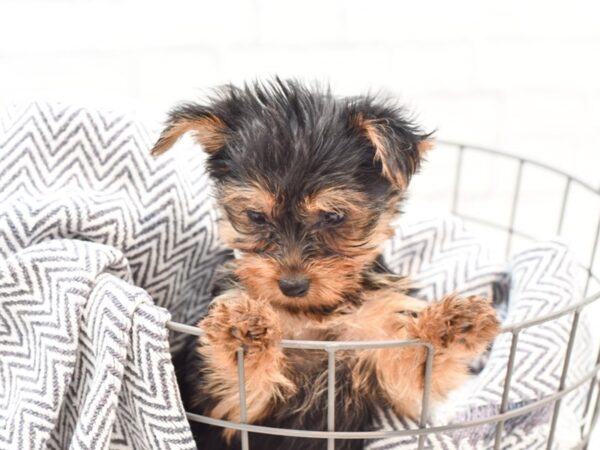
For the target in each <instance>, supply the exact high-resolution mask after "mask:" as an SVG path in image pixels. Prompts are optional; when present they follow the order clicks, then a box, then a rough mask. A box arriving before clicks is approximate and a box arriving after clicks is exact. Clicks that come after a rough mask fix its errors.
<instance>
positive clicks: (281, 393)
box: [198, 290, 294, 438]
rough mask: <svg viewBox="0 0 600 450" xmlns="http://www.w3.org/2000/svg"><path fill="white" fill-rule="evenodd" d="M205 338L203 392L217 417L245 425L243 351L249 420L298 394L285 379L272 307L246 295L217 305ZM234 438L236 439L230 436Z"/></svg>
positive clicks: (232, 294) (233, 293)
mask: <svg viewBox="0 0 600 450" xmlns="http://www.w3.org/2000/svg"><path fill="white" fill-rule="evenodd" d="M198 325H199V326H200V327H201V328H202V329H203V330H204V334H203V336H202V337H201V338H200V346H199V347H198V353H199V354H200V356H201V358H202V359H203V362H204V367H205V369H204V374H203V380H202V381H203V387H202V389H203V391H204V396H207V397H210V398H211V403H212V404H213V405H214V406H213V407H212V408H211V409H210V411H206V414H208V415H209V416H211V417H214V418H220V419H228V420H234V421H237V420H239V419H240V408H239V401H240V398H239V382H238V366H237V350H238V349H239V348H244V351H245V358H244V369H245V379H246V382H245V390H246V403H247V408H248V409H247V415H248V417H247V420H248V422H255V421H257V420H260V419H261V418H262V417H264V416H265V414H267V413H268V409H269V406H270V405H271V404H272V403H273V401H274V400H276V399H277V398H282V397H285V396H287V395H288V394H290V393H292V392H293V391H294V385H293V384H292V382H291V381H290V380H289V379H288V378H287V377H286V376H285V373H284V372H285V359H284V355H283V352H282V349H281V348H280V347H279V345H278V344H279V341H280V340H281V329H280V326H279V323H278V318H277V315H276V313H275V311H274V310H273V309H272V307H271V306H270V305H269V303H268V302H266V301H260V300H254V299H251V298H250V297H248V295H247V294H246V293H244V292H243V291H241V290H230V291H228V292H226V293H224V294H223V295H221V296H219V297H218V298H217V299H215V301H214V304H213V305H212V306H211V309H210V311H209V313H208V315H207V316H206V317H205V318H204V319H203V320H201V321H200V322H199V324H198ZM228 437H229V438H231V437H232V433H230V434H229V436H228Z"/></svg>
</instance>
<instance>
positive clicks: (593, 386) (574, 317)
mask: <svg viewBox="0 0 600 450" xmlns="http://www.w3.org/2000/svg"><path fill="white" fill-rule="evenodd" d="M440 145H441V146H444V147H448V148H449V149H450V150H452V152H453V163H452V164H453V165H454V171H448V170H447V168H446V169H445V172H446V173H448V174H451V176H452V178H453V179H452V180H451V185H452V187H451V189H450V193H451V195H450V198H449V199H447V200H448V201H449V203H450V204H449V205H448V209H449V210H450V211H451V212H452V213H453V214H454V215H456V216H458V217H460V218H462V219H463V220H465V221H466V222H467V223H471V224H476V225H477V226H480V227H484V228H487V229H489V230H494V231H495V232H500V233H502V235H503V236H504V246H505V247H504V251H505V253H506V255H508V254H509V253H510V252H511V250H512V248H513V246H514V244H515V240H517V239H520V240H525V241H528V240H534V239H536V237H535V236H534V235H533V234H532V233H530V232H527V231H524V230H523V229H521V228H520V227H519V225H518V222H517V216H518V212H519V205H520V203H521V201H522V195H523V192H522V191H523V189H522V188H523V184H524V181H525V180H526V179H527V175H526V173H527V169H529V168H534V169H536V170H538V171H542V172H544V173H547V174H551V175H552V176H553V177H555V178H557V179H559V180H560V181H559V182H558V183H556V186H559V189H560V190H561V192H560V193H559V195H558V197H557V198H556V199H554V200H555V201H558V202H559V205H558V212H557V214H555V215H554V216H555V217H554V218H553V219H554V220H553V221H551V222H550V224H551V226H552V227H553V228H554V232H555V233H556V234H558V235H561V236H562V235H563V234H564V227H565V220H566V218H567V217H569V214H570V212H569V204H570V203H572V202H574V201H576V200H574V196H575V192H574V191H575V190H579V191H584V192H586V193H587V194H586V195H588V196H591V198H593V201H594V202H595V205H592V208H591V211H592V214H593V217H594V218H595V223H593V224H592V228H590V232H589V234H591V236H587V237H588V238H589V242H590V244H589V245H588V247H591V252H589V257H588V259H587V260H586V259H585V257H584V256H583V257H580V258H579V259H580V260H579V261H577V264H578V268H579V269H580V271H581V275H582V281H583V286H584V289H583V298H582V299H581V300H579V301H577V302H575V303H574V304H573V305H571V306H569V307H567V308H564V309H562V310H559V311H555V312H553V313H551V314H548V315H545V316H543V317H539V318H536V319H534V320H528V321H525V322H522V323H518V324H515V325H510V326H505V327H503V328H502V331H501V333H503V334H504V333H506V334H509V335H510V336H511V346H510V353H509V356H508V363H507V367H506V375H505V380H504V389H503V393H502V401H501V405H500V411H499V413H498V414H496V415H493V416H489V417H486V418H483V419H479V420H471V421H468V422H461V423H453V424H448V425H444V426H428V424H427V418H428V415H429V412H430V411H429V398H430V386H431V368H432V363H433V347H432V346H431V345H430V344H429V343H427V342H420V341H415V340H403V341H360V342H340V341H334V342H331V341H327V342H325V341H323V342H322V341H300V340H283V341H282V342H281V346H282V347H283V348H289V349H312V350H322V351H324V352H327V355H328V397H327V400H328V410H327V425H328V427H327V431H309V430H292V429H283V428H273V427H266V426H257V425H252V424H248V423H245V422H246V417H247V405H246V395H245V394H246V393H245V383H244V382H243V381H244V379H245V378H244V351H243V349H241V348H240V349H239V350H238V352H237V361H238V386H239V393H240V422H232V421H226V420H218V419H213V418H210V417H206V416H201V415H198V414H194V413H190V412H188V413H187V417H188V419H189V420H190V421H196V422H201V423H205V424H208V425H214V426H218V427H224V428H230V429H234V430H238V431H240V432H241V447H242V450H248V449H249V448H250V447H249V442H248V433H249V432H252V433H265V434H271V435H280V436H291V437H300V438H313V439H323V440H326V441H327V449H328V450H333V449H335V441H336V440H338V439H344V440H345V439H377V438H390V437H401V436H404V437H406V436H415V437H417V438H418V445H417V449H419V450H421V449H424V448H425V440H426V437H427V435H429V434H437V433H445V432H451V431H456V430H461V429H467V428H471V427H475V426H479V425H485V424H494V425H495V427H496V431H495V439H494V443H493V448H494V449H495V450H498V449H500V448H502V439H503V428H504V424H505V422H506V421H507V420H509V419H512V418H515V417H519V416H522V415H525V414H527V413H529V412H531V411H534V410H536V409H538V408H541V407H543V406H545V405H549V406H551V404H552V403H554V406H553V407H552V412H551V421H550V428H549V432H548V437H547V449H551V448H553V444H554V439H555V432H556V426H557V422H558V415H559V412H560V408H561V402H562V400H563V398H564V397H565V396H566V395H568V394H569V393H571V392H573V391H575V390H576V389H579V388H581V387H582V386H587V396H586V401H585V408H584V412H583V417H582V423H583V424H584V426H583V429H582V430H581V438H580V439H579V443H578V445H577V446H576V447H575V448H578V449H586V448H588V444H589V440H590V435H591V431H592V430H593V429H594V426H595V424H596V422H597V420H598V416H599V413H600V402H599V400H600V389H599V387H600V386H599V379H598V371H599V370H600V350H599V349H593V350H594V351H595V352H596V353H594V354H597V358H596V360H595V365H594V366H593V368H592V370H590V371H589V372H588V373H587V374H585V376H583V377H581V378H580V379H579V380H576V381H575V382H572V383H567V375H568V373H569V366H570V363H571V354H572V351H573V345H574V342H575V339H576V335H577V329H578V325H579V321H580V317H581V315H582V314H583V312H584V311H586V309H589V308H590V307H592V304H594V303H595V302H596V303H597V305H596V306H600V302H597V300H599V299H600V270H598V267H597V266H598V265H600V261H598V259H600V258H599V257H598V255H597V254H598V253H600V248H599V239H600V213H599V212H598V211H600V209H599V208H598V205H599V204H600V202H599V200H600V189H597V188H594V187H592V186H590V185H589V184H587V183H585V182H584V181H581V180H579V179H577V178H575V177H573V176H571V175H569V174H567V173H565V172H563V171H561V170H559V169H556V168H553V167H550V166H548V165H546V164H542V163H539V162H535V161H532V160H530V159H527V158H523V157H520V156H515V155H511V154H508V153H504V152H500V151H497V150H491V149H486V148H481V147H475V146H470V145H465V144H457V143H451V142H441V143H440ZM449 154H450V153H446V155H449ZM477 155H485V156H486V157H489V158H491V159H493V160H495V161H504V162H509V163H510V165H511V166H512V170H513V174H512V175H514V184H513V183H511V186H508V189H510V190H511V191H512V192H510V198H511V203H510V205H509V206H510V207H509V208H508V214H507V215H508V217H504V218H502V220H498V221H494V220H489V219H483V218H482V217H476V216H474V215H472V214H469V213H467V212H465V211H463V210H462V208H461V203H462V197H463V195H464V194H465V193H464V192H463V191H464V189H461V180H462V179H464V178H465V175H466V174H465V173H464V172H465V163H466V162H467V161H468V160H469V158H471V157H473V156H477ZM503 175H508V174H503ZM505 178H509V177H508V176H506V177H505ZM505 186H506V184H505ZM592 220H593V219H592ZM594 284H597V285H594ZM562 316H570V317H571V326H570V332H569V338H568V342H567V347H566V353H565V355H564V358H563V362H562V369H561V377H560V383H559V387H558V390H557V391H556V392H555V393H554V394H552V395H549V396H546V397H544V398H541V399H538V400H536V401H534V402H532V403H529V404H527V405H526V406H521V407H518V408H513V409H508V394H509V391H510V386H511V381H512V380H511V378H512V375H513V366H514V361H515V354H516V352H517V348H518V345H519V332H520V331H522V330H524V329H526V328H529V327H533V326H535V325H539V324H541V323H544V322H548V321H551V320H556V319H558V318H559V317H562ZM168 325H169V328H170V329H171V330H172V331H174V332H180V333H186V334H191V335H195V336H200V335H201V334H202V331H201V330H200V329H199V328H197V327H192V326H189V325H184V324H181V323H176V322H170V323H169V324H168ZM407 346H423V347H424V348H425V349H426V351H427V359H426V367H425V372H424V389H423V400H422V402H423V403H422V405H423V406H422V411H421V416H420V421H419V427H418V428H415V429H408V430H375V431H359V430H357V431H343V432H341V431H335V427H334V424H335V408H334V405H335V389H334V388H333V387H334V386H335V383H336V380H335V365H336V353H337V352H339V351H346V350H358V349H374V348H399V347H407Z"/></svg>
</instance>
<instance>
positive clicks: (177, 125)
mask: <svg viewBox="0 0 600 450" xmlns="http://www.w3.org/2000/svg"><path fill="white" fill-rule="evenodd" d="M187 132H192V133H193V135H194V137H195V139H196V141H197V142H198V143H199V144H200V145H201V146H202V148H204V151H206V152H207V153H208V154H211V155H212V154H215V153H217V152H218V151H219V150H220V149H221V148H222V147H223V146H224V145H225V139H226V133H227V126H226V124H225V122H224V121H223V120H222V119H221V118H219V117H218V116H217V115H215V114H214V113H213V112H211V111H210V110H209V109H208V108H206V107H204V106H201V105H197V104H193V103H188V104H184V105H181V106H178V107H177V108H175V109H173V110H172V111H171V112H170V113H169V118H168V120H167V123H166V127H165V129H164V130H163V132H162V133H161V135H160V138H159V139H158V141H157V142H156V144H154V147H153V148H152V150H151V153H152V155H153V156H156V155H160V154H161V153H164V152H166V151H167V150H169V149H170V148H171V147H172V146H173V145H174V144H175V142H177V140H178V139H179V138H180V137H181V136H183V135H184V134H185V133H187Z"/></svg>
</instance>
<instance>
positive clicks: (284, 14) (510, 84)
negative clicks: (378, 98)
mask: <svg viewBox="0 0 600 450" xmlns="http://www.w3.org/2000/svg"><path fill="white" fill-rule="evenodd" d="M596 5H597V2H593V1H589V2H582V1H574V2H566V1H564V2H550V1H544V0H535V1H519V0H509V1H492V2H481V1H476V0H474V1H468V0H454V1H450V2H449V1H433V0H419V1H410V2H408V1H397V0H396V1H393V0H392V1H381V0H380V1H377V0H374V1H370V2H365V1H364V0H349V1H348V0H347V1H342V0H333V1H322V0H309V1H304V2H291V1H287V2H286V1H276V0H237V1H219V2H215V1H198V0H194V1H184V0H172V1H169V2H160V3H159V2H143V1H134V0H113V1H103V2H100V1H75V0H71V1H69V0H44V1H42V0H38V1H34V0H18V1H14V0H13V1H11V0H8V1H7V0H4V1H2V2H0V96H1V97H2V99H11V98H23V97H27V98H31V97H44V98H58V99H64V100H67V101H79V102H85V103H92V104H106V105H123V104H125V105H128V106H129V107H133V108H135V109H141V110H143V111H145V113H147V114H150V115H152V116H154V117H160V114H161V113H162V111H164V110H165V109H166V108H167V107H168V106H169V105H170V104H172V103H173V102H175V101H177V100H180V99H184V98H190V97H196V96H198V95H199V93H200V92H201V91H202V90H203V89H205V88H207V87H209V86H213V85H215V84H219V83H223V82H227V81H236V82H237V81H241V80H245V79H249V78H254V77H263V76H266V75H272V74H281V75H283V76H296V77H301V78H307V79H312V78H317V79H321V80H330V81H331V82H332V83H333V85H334V86H335V87H336V88H337V90H338V91H339V92H341V93H356V92H360V91H365V90H367V89H381V88H383V89H386V90H388V91H391V92H393V93H396V94H397V95H399V96H401V97H402V98H403V99H405V101H407V102H408V103H409V104H410V105H412V106H413V107H414V108H415V109H416V110H418V111H419V112H420V115H421V117H422V119H423V121H424V122H425V123H426V124H427V125H428V126H430V127H432V128H433V127H436V128H438V129H439V136H440V137H444V138H449V139H456V140H462V141H467V142H472V143H478V144H483V145H489V146H493V147H501V148H504V149H507V150H511V151H515V152H519V153H522V154H525V155H527V156H531V157H535V158H537V159H541V160H543V161H545V162H549V163H551V164H555V165H559V166H561V167H563V168H564V169H566V170H568V171H570V172H573V173H575V174H578V175H579V176H581V177H583V178H585V179H586V180H588V181H589V182H590V183H592V184H594V185H598V184H600V176H599V175H598V165H599V163H600V157H598V156H597V155H598V154H599V150H600V133H597V132H596V129H597V126H598V125H597V124H599V123H600V106H599V105H600V62H599V61H600V15H599V14H600V8H599V7H598V6H596ZM590 161H592V162H593V163H590Z"/></svg>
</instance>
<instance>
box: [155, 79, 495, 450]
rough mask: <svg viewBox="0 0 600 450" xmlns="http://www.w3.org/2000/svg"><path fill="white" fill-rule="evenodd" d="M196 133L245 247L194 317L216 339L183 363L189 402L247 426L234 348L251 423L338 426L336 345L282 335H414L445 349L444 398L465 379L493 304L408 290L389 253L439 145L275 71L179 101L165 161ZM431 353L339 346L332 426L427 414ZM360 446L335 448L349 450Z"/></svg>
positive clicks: (438, 356)
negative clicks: (427, 158) (260, 79)
mask: <svg viewBox="0 0 600 450" xmlns="http://www.w3.org/2000/svg"><path fill="white" fill-rule="evenodd" d="M186 132H192V133H193V134H194V136H195V138H196V140H197V141H198V143H199V144H200V145H201V146H202V147H203V149H204V151H205V152H207V154H208V159H207V165H208V170H209V173H210V175H211V176H212V178H213V180H214V182H215V187H216V198H217V200H218V203H219V205H220V207H221V208H222V215H223V222H222V226H221V232H222V238H223V239H224V241H225V243H226V244H227V245H228V246H229V247H230V248H232V249H234V250H235V251H236V252H237V254H238V257H237V258H236V259H234V260H232V261H231V262H230V263H229V264H227V266H226V267H224V270H223V275H222V277H221V279H220V280H219V281H218V282H217V286H218V287H219V289H220V292H219V294H218V295H217V296H216V298H215V299H214V300H213V302H212V304H211V307H210V308H209V311H208V314H207V315H206V317H204V318H203V319H202V320H200V322H199V323H198V326H199V327H201V328H202V330H203V331H204V334H203V335H202V337H201V338H200V339H198V340H194V342H193V343H191V345H190V346H189V348H188V351H187V352H184V353H185V355H184V357H183V360H180V361H179V362H178V363H177V366H178V372H179V378H180V385H181V389H182V397H183V399H184V402H185V406H186V409H187V410H188V411H192V412H195V413H198V414H203V415H205V416H209V417H212V418H215V419H225V420H231V421H239V420H240V407H239V402H240V397H239V395H240V394H239V392H238V369H237V363H236V351H237V349H239V348H243V349H244V350H245V364H244V366H245V375H246V382H245V390H246V398H247V405H248V410H247V416H248V417H247V421H248V422H249V423H251V424H258V425H266V426H273V427H281V428H293V429H300V430H319V431H324V430H326V429H327V355H326V352H324V351H318V350H292V349H283V348H281V346H280V345H279V342H280V340H281V339H308V340H328V341H333V340H338V341H361V340H398V339H418V340H422V341H426V342H430V343H431V344H432V345H433V347H434V349H435V354H434V362H433V371H432V374H433V375H432V386H431V399H432V401H433V402H435V401H436V400H438V401H439V400H441V399H443V398H444V396H445V395H446V393H448V391H450V390H451V389H453V388H455V387H457V386H458V385H459V384H460V383H461V381H462V380H463V379H464V378H465V376H466V375H467V373H468V366H467V361H468V360H469V359H470V358H472V357H474V356H476V355H477V354H478V353H480V352H482V351H483V350H484V349H485V348H486V347H487V346H488V344H489V343H490V342H491V341H492V340H493V338H494V337H495V336H496V334H497V333H498V331H499V323H498V320H497V318H496V314H495V311H494V309H493V307H492V305H491V303H490V302H489V301H487V300H485V299H482V298H478V297H459V296H454V295H451V296H448V297H446V298H443V299H440V301H439V302H436V303H433V304H427V303H425V302H423V301H420V300H417V299H414V298H411V297H410V296H409V293H408V289H407V286H408V283H407V282H406V280H405V279H404V278H402V277H400V276H398V275H395V274H392V273H389V271H388V270H387V269H386V268H385V265H384V263H383V261H382V258H381V256H380V253H381V246H382V243H383V242H384V241H385V239H386V238H388V237H390V236H391V235H392V229H391V226H390V221H391V220H392V219H393V218H394V217H395V216H396V215H397V214H398V211H399V204H400V202H401V200H402V198H403V195H404V193H405V192H406V189H407V186H408V184H409V181H410V179H411V177H412V175H413V174H414V173H415V172H416V171H417V169H418V168H419V165H420V163H421V160H422V158H423V156H424V154H425V152H426V151H427V150H428V149H429V148H430V146H431V144H430V140H429V138H430V136H429V135H428V134H426V133H423V132H422V131H421V130H420V129H419V128H418V127H417V126H415V124H414V123H413V122H412V121H411V120H410V119H409V117H407V115H406V113H405V111H404V110H403V109H402V108H400V107H398V106H397V105H396V104H395V103H394V102H392V101H390V100H388V99H381V98H379V97H371V96H365V97H348V98H339V97H336V96H334V95H333V94H332V93H331V92H330V91H329V90H327V89H320V88H316V87H307V86H304V85H302V84H300V83H298V82H294V81H281V80H279V79H276V80H274V81H273V82H270V83H266V84H259V83H256V84H253V85H247V86H245V87H243V88H237V87H233V86H226V87H224V88H222V89H221V90H220V91H218V94H217V95H216V96H215V97H213V98H212V99H210V101H209V102H208V104H206V105H199V104H184V105H182V106H179V107H177V108H175V109H174V110H173V111H172V112H171V113H170V116H169V120H168V124H167V127H166V129H165V130H164V131H163V132H162V134H161V136H160V139H159V140H158V142H157V143H156V145H155V146H154V148H153V150H152V152H153V154H160V153H162V152H164V151H166V150H167V149H169V148H170V147H171V146H172V145H173V144H174V143H175V142H176V141H177V139H179V138H180V137H181V136H182V135H183V134H184V133H186ZM425 359H426V351H425V349H424V348H423V347H422V346H412V347H404V348H394V349H391V348H381V349H372V350H360V351H341V352H339V353H338V357H337V360H336V368H337V369H336V397H335V398H336V411H335V429H336V430H338V431H341V430H346V431H362V430H368V429H370V427H371V426H372V423H371V420H372V417H373V415H374V412H375V410H376V408H377V407H391V408H393V410H394V411H395V412H396V413H397V414H398V415H400V416H407V417H411V418H416V417H418V416H419V414H420V411H421V399H422V395H423V382H424V377H423V375H424V367H425ZM192 429H193V431H194V434H195V438H196V440H197V442H198V446H199V448H200V449H203V450H212V449H219V450H223V449H238V448H240V435H239V433H238V432H235V431H233V430H223V429H221V428H218V427H212V426H207V425H200V424H197V423H194V424H192ZM249 439H250V448H251V449H257V450H277V449H285V450H296V449H297V450H300V449H302V450H311V449H315V450H316V449H325V448H326V445H327V444H326V441H325V440H322V439H302V438H290V437H279V436H270V435H266V434H258V433H251V434H250V437H249ZM362 446H363V442H362V441H360V440H349V439H348V440H339V441H336V449H337V450H340V449H359V448H362Z"/></svg>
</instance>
